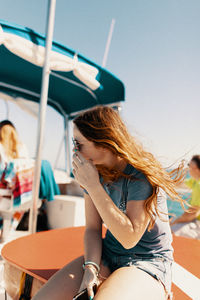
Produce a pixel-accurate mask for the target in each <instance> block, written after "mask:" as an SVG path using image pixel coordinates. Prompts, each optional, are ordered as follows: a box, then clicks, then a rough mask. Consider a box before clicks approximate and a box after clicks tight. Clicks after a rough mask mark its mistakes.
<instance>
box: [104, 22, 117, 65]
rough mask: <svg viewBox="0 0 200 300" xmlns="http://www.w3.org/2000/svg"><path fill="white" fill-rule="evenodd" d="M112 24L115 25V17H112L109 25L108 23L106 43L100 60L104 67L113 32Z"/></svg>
mask: <svg viewBox="0 0 200 300" xmlns="http://www.w3.org/2000/svg"><path fill="white" fill-rule="evenodd" d="M114 26H115V19H112V22H111V25H110V30H109V33H108V39H107V43H106V48H105V52H104V56H103V61H102V67H103V68H105V66H106V62H107V58H108V52H109V49H110V43H111V39H112V34H113V30H114Z"/></svg>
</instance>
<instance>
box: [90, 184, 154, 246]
mask: <svg viewBox="0 0 200 300" xmlns="http://www.w3.org/2000/svg"><path fill="white" fill-rule="evenodd" d="M87 191H88V193H89V195H90V197H91V199H92V201H93V203H94V205H95V207H96V209H97V210H98V212H99V215H100V216H101V218H102V220H103V222H104V223H105V224H106V226H107V227H108V229H109V230H110V231H111V233H112V234H113V235H114V237H115V238H116V239H117V240H118V241H119V242H120V243H121V244H122V246H123V247H124V248H126V249H129V248H132V247H134V246H135V245H136V244H137V243H138V241H139V240H140V239H141V237H142V235H143V234H144V232H145V230H146V228H147V226H148V223H149V220H150V219H149V217H148V216H147V214H146V213H145V210H144V202H145V200H140V201H129V202H128V203H127V213H126V214H124V213H123V212H122V211H121V210H120V209H119V208H118V207H117V206H116V205H115V204H114V203H113V201H112V199H111V198H110V197H109V196H108V194H107V193H106V191H105V190H104V188H103V186H102V185H101V184H100V183H99V184H96V185H95V186H89V188H88V189H87Z"/></svg>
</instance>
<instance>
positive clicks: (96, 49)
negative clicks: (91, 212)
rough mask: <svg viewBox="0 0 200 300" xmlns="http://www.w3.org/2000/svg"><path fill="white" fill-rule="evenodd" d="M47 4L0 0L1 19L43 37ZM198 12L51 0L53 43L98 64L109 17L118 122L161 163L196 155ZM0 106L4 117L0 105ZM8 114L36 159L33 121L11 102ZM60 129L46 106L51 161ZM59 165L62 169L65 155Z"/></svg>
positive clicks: (199, 146)
mask: <svg viewBox="0 0 200 300" xmlns="http://www.w3.org/2000/svg"><path fill="white" fill-rule="evenodd" d="M47 3H48V2H47V0H43V1H41V0H29V1H27V0H18V1H13V0H1V10H0V18H1V19H4V20H7V21H10V22H13V23H16V24H19V25H23V26H27V27H30V28H32V29H34V30H36V31H38V32H41V33H45V25H46V15H47ZM199 11H200V1H198V0H190V1H187V0H166V1H164V0H151V1H149V0H140V1H139V0H138V1H135V0H124V1H121V0H109V1H106V0H102V1H94V0H84V1H82V0H77V1H73V0H70V1H68V0H57V6H56V18H55V30H54V40H56V41H59V42H61V43H63V44H66V45H68V46H69V47H71V48H73V49H75V50H77V51H78V52H80V53H81V54H83V55H85V56H86V57H88V58H90V59H91V60H93V61H95V62H96V63H98V64H100V65H101V64H102V59H103V54H104V50H105V45H106V40H107V35H108V31H109V27H110V23H111V20H112V18H115V20H116V23H115V28H114V33H113V37H112V42H111V47H110V51H109V56H108V60H107V65H106V67H107V69H108V70H109V71H111V72H113V73H114V74H115V75H117V76H118V77H119V78H120V79H121V80H122V81H123V82H124V84H125V87H126V102H125V103H124V105H123V112H122V115H123V118H124V119H125V120H126V123H127V125H128V127H129V129H130V131H131V133H132V134H133V135H134V136H136V137H137V138H138V139H139V140H140V141H141V142H142V143H143V144H144V146H145V148H146V149H147V150H149V151H151V152H153V154H154V155H155V156H156V157H157V158H158V159H159V160H160V161H161V162H163V163H164V165H165V166H167V165H168V164H171V163H173V162H175V161H176V160H178V159H179V158H180V157H182V156H184V154H185V153H187V152H188V151H189V153H188V154H187V155H186V156H185V158H186V159H188V158H189V157H190V156H191V155H192V154H196V153H200V140H199V129H200V117H199V113H200V84H199V79H200V76H199V75H200V74H199V73H200V18H199ZM0 107H1V109H0V119H4V118H5V117H6V114H5V112H6V110H5V105H4V103H3V102H2V101H1V102H0ZM9 117H10V119H11V120H13V121H14V123H15V124H16V127H17V129H18V131H19V133H20V136H21V138H22V140H23V141H24V142H25V143H26V144H27V146H28V148H29V151H30V153H31V155H34V151H35V139H36V129H37V122H36V121H35V120H34V119H32V118H30V117H29V118H28V119H27V117H26V116H24V117H23V118H24V120H25V121H23V122H22V117H21V111H20V110H19V109H18V108H15V107H14V106H13V105H10V115H9ZM24 124H28V127H25V126H24ZM62 127H63V125H62V120H61V118H60V117H59V116H58V115H57V113H55V112H54V111H53V110H52V109H48V111H47V122H46V136H45V145H44V151H43V157H45V158H47V159H49V160H50V161H51V162H52V163H54V161H55V158H56V153H57V150H58V148H59V144H60V141H61V138H62ZM25 128H26V130H25ZM27 128H28V129H27ZM52 136H53V139H52ZM49 149H51V151H49ZM59 165H60V166H63V165H64V162H63V157H60V160H59Z"/></svg>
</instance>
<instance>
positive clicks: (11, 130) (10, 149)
mask: <svg viewBox="0 0 200 300" xmlns="http://www.w3.org/2000/svg"><path fill="white" fill-rule="evenodd" d="M28 157H29V155H28V150H27V148H26V146H25V145H24V144H23V143H22V142H21V141H20V139H19V136H18V133H17V131H16V129H15V126H14V125H13V123H12V122H10V121H9V120H4V121H1V122H0V162H8V161H10V160H13V159H15V158H28Z"/></svg>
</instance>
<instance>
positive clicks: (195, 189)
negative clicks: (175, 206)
mask: <svg viewBox="0 0 200 300" xmlns="http://www.w3.org/2000/svg"><path fill="white" fill-rule="evenodd" d="M188 167H189V173H190V176H191V178H189V179H186V180H185V182H184V183H185V185H186V186H187V187H189V188H190V189H191V190H192V196H191V200H190V202H189V203H190V205H191V207H190V208H189V211H186V212H184V213H183V214H182V215H181V216H180V217H178V218H177V219H175V220H174V221H172V222H171V226H172V231H173V232H175V231H176V230H177V229H178V227H177V226H176V227H175V226H174V225H176V224H179V223H188V222H193V221H195V220H199V221H200V155H194V156H193V157H192V159H191V160H190V162H189V164H188Z"/></svg>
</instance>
